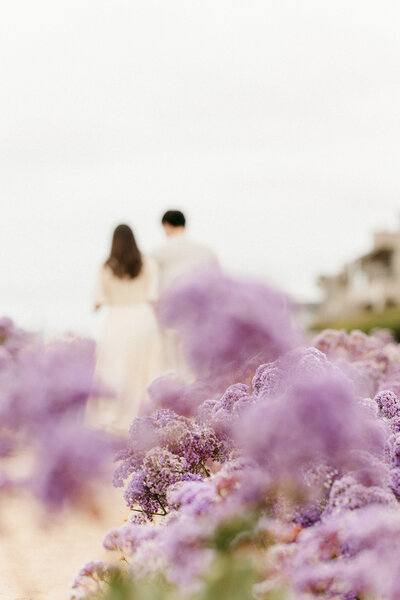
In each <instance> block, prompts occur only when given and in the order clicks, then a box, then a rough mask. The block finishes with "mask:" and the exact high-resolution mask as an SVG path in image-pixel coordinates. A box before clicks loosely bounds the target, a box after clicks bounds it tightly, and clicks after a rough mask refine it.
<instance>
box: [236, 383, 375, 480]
mask: <svg viewBox="0 0 400 600" xmlns="http://www.w3.org/2000/svg"><path fill="white" fill-rule="evenodd" d="M384 435H385V434H384V430H382V428H381V427H380V425H379V424H378V423H377V422H376V421H374V420H373V419H371V418H370V417H369V415H368V413H367V412H366V411H365V409H364V408H363V407H361V406H360V405H359V404H358V403H357V401H356V399H355V398H354V397H353V396H352V394H351V391H350V390H349V388H348V384H347V382H346V380H345V379H344V378H340V377H338V376H337V375H335V376H327V377H325V378H321V379H320V380H319V381H318V380H315V381H312V380H311V381H310V382H308V383H307V382H305V383H304V384H297V385H296V386H293V387H292V388H291V389H289V390H288V391H287V392H286V393H285V394H284V395H283V396H281V397H278V398H276V399H273V400H270V399H268V400H260V401H259V402H258V403H257V404H256V405H255V406H254V407H253V408H251V409H250V410H249V411H248V414H247V415H246V416H245V418H244V419H242V420H241V422H240V423H239V424H238V426H237V437H238V440H239V443H240V444H241V445H242V446H243V448H244V449H245V452H246V453H248V455H249V456H250V457H252V458H253V459H254V460H255V461H256V462H257V463H258V464H259V465H260V466H263V467H264V468H265V470H266V472H268V473H269V474H272V475H273V476H274V477H276V478H278V479H279V480H285V478H289V479H290V480H292V481H296V482H297V484H298V485H300V486H301V485H302V483H301V481H302V477H303V476H302V471H303V470H304V468H309V467H311V466H312V465H315V464H319V463H321V462H324V461H325V462H327V463H328V464H330V465H332V466H333V467H335V468H338V469H342V468H343V469H349V468H354V467H355V466H356V465H357V464H358V463H359V459H358V458H357V456H355V455H354V451H356V450H364V451H371V452H372V453H373V454H377V455H381V454H383V445H384Z"/></svg>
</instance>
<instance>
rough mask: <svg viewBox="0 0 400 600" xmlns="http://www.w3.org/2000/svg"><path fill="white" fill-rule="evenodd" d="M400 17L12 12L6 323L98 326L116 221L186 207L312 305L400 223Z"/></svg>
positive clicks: (235, 256) (0, 222)
mask: <svg viewBox="0 0 400 600" xmlns="http://www.w3.org/2000/svg"><path fill="white" fill-rule="evenodd" d="M399 30H400V4H399V2H398V1H397V0H393V1H386V2H385V1H384V0H383V1H380V2H377V1H376V2H370V1H368V0H360V1H352V0H345V1H340V0H339V1H338V0H335V2H327V1H326V2H324V1H323V0H316V1H307V0H304V1H303V0H302V1H301V2H299V0H277V1H270V0H240V1H237V0H212V1H209V0H198V1H192V0H142V1H136V0H35V2H33V1H32V0H3V1H2V2H1V4H0V77H1V81H0V169H1V173H0V194H1V195H0V202H1V218H0V248H1V252H0V272H1V277H0V312H1V313H6V314H10V315H11V316H13V317H15V318H17V319H18V320H19V322H20V323H21V324H23V325H25V326H32V327H45V328H50V329H54V328H57V329H63V328H69V329H77V330H80V331H94V330H95V329H96V322H95V320H94V317H91V316H90V294H91V289H92V285H93V279H94V277H95V272H96V269H97V268H98V265H99V264H100V263H101V262H102V261H103V260H104V259H105V257H106V255H107V251H108V247H109V241H110V235H111V232H112V229H113V227H114V225H116V224H118V223H119V222H124V221H126V222H128V223H129V224H131V226H132V227H133V228H134V231H135V232H136V234H137V237H138V239H139V241H140V244H141V246H142V248H143V250H144V251H150V250H151V249H152V248H153V247H154V246H155V245H156V244H158V243H159V242H160V241H161V240H162V231H161V228H160V226H159V219H160V216H161V214H162V212H163V211H164V210H165V209H167V208H175V207H176V208H181V209H182V210H184V211H185V212H186V213H187V216H188V220H189V225H190V230H191V234H192V235H193V236H194V237H196V238H198V239H202V240H204V241H205V242H207V243H209V244H210V245H212V246H213V247H214V248H215V249H216V251H217V252H218V254H219V256H220V257H221V261H222V262H223V264H224V265H225V266H226V267H228V268H229V269H231V270H233V271H239V272H248V273H251V274H254V275H258V276H260V277H262V278H264V279H266V280H267V281H271V282H273V283H274V284H276V285H279V286H280V287H281V288H283V289H285V290H286V291H288V292H289V293H291V294H292V295H294V296H295V297H297V298H299V299H306V300H313V299H316V298H318V290H317V288H316V286H315V279H316V277H317V276H318V274H320V273H321V272H324V273H332V272H335V271H336V270H338V269H339V268H340V267H341V265H342V264H343V262H344V261H346V260H349V259H351V258H353V257H354V256H356V255H357V254H359V253H361V252H364V251H366V250H367V249H368V247H369V245H370V243H371V237H372V233H373V231H374V230H375V229H379V228H389V229H394V228H396V227H397V225H398V222H399V214H400V181H399V158H400V149H399V139H400V35H399Z"/></svg>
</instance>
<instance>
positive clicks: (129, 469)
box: [114, 409, 226, 519]
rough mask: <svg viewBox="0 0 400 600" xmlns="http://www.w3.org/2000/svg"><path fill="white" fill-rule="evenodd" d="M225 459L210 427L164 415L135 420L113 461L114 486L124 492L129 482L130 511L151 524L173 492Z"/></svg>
mask: <svg viewBox="0 0 400 600" xmlns="http://www.w3.org/2000/svg"><path fill="white" fill-rule="evenodd" d="M225 458H226V456H225V454H224V448H223V444H222V442H221V441H220V439H219V438H218V436H217V434H216V432H215V431H214V430H213V429H212V428H211V427H210V426H209V425H207V424H204V423H198V422H196V421H194V420H192V419H189V418H187V417H183V416H180V415H177V414H176V413H174V412H173V411H171V410H167V409H163V410H159V411H157V412H155V413H154V415H152V416H151V417H150V416H144V417H140V418H138V419H135V420H134V422H133V424H132V427H131V430H130V439H129V442H128V446H127V447H126V448H125V449H124V450H123V451H121V452H120V453H119V454H118V455H117V457H116V460H117V461H119V462H120V463H121V464H120V465H119V467H118V468H117V469H116V471H115V476H114V485H116V486H117V487H120V486H123V485H124V481H125V480H126V479H128V480H129V481H128V484H127V488H126V491H125V499H126V501H127V504H128V506H129V507H130V508H132V509H133V510H142V511H143V512H144V513H145V514H146V515H147V516H148V517H149V518H150V519H151V518H152V516H153V515H154V514H159V513H160V511H161V514H166V513H167V511H168V501H167V494H168V490H169V488H170V487H171V486H173V485H174V484H176V483H178V482H180V481H193V480H196V479H199V478H202V477H204V476H208V475H209V470H208V467H207V462H208V461H223V460H225ZM135 507H138V508H135Z"/></svg>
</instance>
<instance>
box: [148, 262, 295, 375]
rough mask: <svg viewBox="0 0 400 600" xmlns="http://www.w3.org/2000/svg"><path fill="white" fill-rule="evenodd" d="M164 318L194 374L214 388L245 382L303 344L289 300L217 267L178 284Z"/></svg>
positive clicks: (165, 304) (165, 305) (164, 303)
mask: <svg viewBox="0 0 400 600" xmlns="http://www.w3.org/2000/svg"><path fill="white" fill-rule="evenodd" d="M159 315H160V318H161V321H162V322H163V324H164V325H165V326H167V327H171V328H173V329H175V330H176V331H177V332H178V334H179V336H180V338H181V339H182V342H183V346H184V351H185V354H186V356H187V358H188V361H189V366H190V367H191V368H192V369H193V371H194V373H195V374H196V375H197V376H198V377H201V378H207V379H208V380H210V381H211V382H212V383H213V385H214V386H216V385H217V384H219V386H221V385H227V384H229V383H234V382H235V381H238V380H240V378H243V377H245V376H246V375H247V374H248V373H249V372H250V371H251V370H252V369H254V368H255V367H256V366H257V365H259V364H260V363H262V362H267V361H271V360H274V359H275V358H277V357H278V356H279V355H281V354H284V353H285V352H287V351H288V350H290V349H291V348H293V347H295V346H297V345H299V344H301V343H302V341H303V338H302V335H301V334H300V332H299V331H298V330H297V329H296V327H295V325H294V323H293V321H292V307H291V305H290V301H289V299H288V298H287V297H286V296H284V295H283V294H281V293H279V292H277V291H275V290H272V289H271V288H269V287H268V286H266V285H265V284H262V283H259V282H257V281H247V280H243V279H239V278H235V277H230V276H228V275H226V274H224V273H223V272H222V271H220V270H219V269H217V268H215V269H200V270H197V271H196V272H194V273H193V274H192V275H191V276H189V277H187V276H185V277H183V278H182V279H181V280H179V281H178V282H177V283H176V284H175V285H174V286H173V287H172V288H171V290H170V291H169V292H167V293H166V295H165V296H164V298H162V300H161V302H160V306H159ZM232 379H233V381H232Z"/></svg>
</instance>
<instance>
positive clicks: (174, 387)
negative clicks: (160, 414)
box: [148, 375, 211, 417]
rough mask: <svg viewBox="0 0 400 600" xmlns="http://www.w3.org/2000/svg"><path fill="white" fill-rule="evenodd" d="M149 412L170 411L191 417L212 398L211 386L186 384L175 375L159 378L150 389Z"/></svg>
mask: <svg viewBox="0 0 400 600" xmlns="http://www.w3.org/2000/svg"><path fill="white" fill-rule="evenodd" d="M148 393H149V397H150V402H149V404H148V411H149V412H154V411H155V410H159V409H163V408H164V409H170V410H172V411H174V412H175V413H176V414H178V415H183V416H185V417H191V416H193V415H194V414H195V413H196V410H197V408H198V406H199V405H200V404H201V403H202V402H203V401H204V400H205V399H207V398H209V397H210V394H211V389H210V386H209V385H207V384H206V383H205V382H201V381H195V382H194V383H186V382H185V381H183V380H181V379H179V378H178V377H176V376H174V375H164V376H163V377H159V378H158V379H156V380H155V381H153V383H152V384H151V385H150V387H149V388H148Z"/></svg>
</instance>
